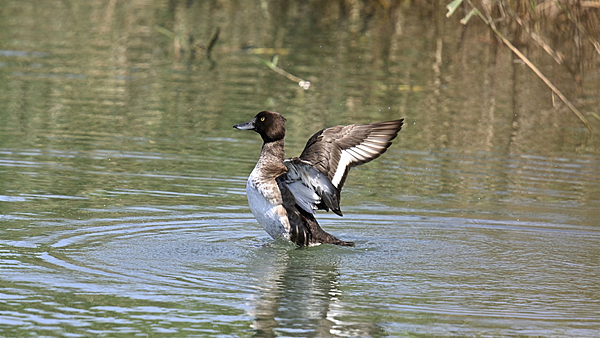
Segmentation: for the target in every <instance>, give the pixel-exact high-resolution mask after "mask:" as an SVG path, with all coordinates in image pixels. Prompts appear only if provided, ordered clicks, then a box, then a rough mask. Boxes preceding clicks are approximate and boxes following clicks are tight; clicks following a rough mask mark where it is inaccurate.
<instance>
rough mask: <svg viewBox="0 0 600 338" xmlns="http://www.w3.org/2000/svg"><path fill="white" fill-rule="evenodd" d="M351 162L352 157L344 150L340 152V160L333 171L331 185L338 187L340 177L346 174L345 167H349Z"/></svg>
mask: <svg viewBox="0 0 600 338" xmlns="http://www.w3.org/2000/svg"><path fill="white" fill-rule="evenodd" d="M351 162H352V155H351V154H350V153H348V152H347V151H346V150H342V154H341V155H340V160H339V162H338V166H337V168H336V169H335V175H333V179H332V180H331V183H332V184H333V186H334V187H336V188H337V187H338V186H339V184H340V181H341V180H342V177H344V173H345V172H346V167H348V166H349V165H350V163H351Z"/></svg>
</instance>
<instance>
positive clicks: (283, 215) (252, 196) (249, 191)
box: [246, 171, 290, 240]
mask: <svg viewBox="0 0 600 338" xmlns="http://www.w3.org/2000/svg"><path fill="white" fill-rule="evenodd" d="M271 181H272V182H271ZM271 181H261V180H260V179H258V177H257V175H255V173H254V171H253V172H252V174H251V175H250V177H249V178H248V183H247V184H246V196H247V197H248V204H249V205H250V210H252V214H253V215H254V217H255V218H256V220H257V221H258V223H259V224H260V225H261V226H262V227H263V228H264V229H265V231H266V232H267V233H268V234H269V235H270V236H271V237H273V238H275V239H276V238H278V237H283V238H286V239H288V240H289V239H290V223H289V220H288V216H287V212H286V211H285V208H284V207H283V205H282V202H281V201H282V200H281V192H280V191H279V187H278V186H277V183H276V182H275V180H271Z"/></svg>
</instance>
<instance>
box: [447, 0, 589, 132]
mask: <svg viewBox="0 0 600 338" xmlns="http://www.w3.org/2000/svg"><path fill="white" fill-rule="evenodd" d="M463 1H466V2H467V3H468V4H469V6H471V8H472V9H471V11H470V12H469V13H468V14H467V15H466V16H465V17H464V18H463V19H462V20H460V23H462V24H463V25H466V24H467V22H468V21H469V19H471V17H472V16H473V15H476V16H478V17H479V18H480V19H481V21H483V23H484V24H485V25H486V26H488V28H489V29H491V30H492V32H494V34H496V36H497V37H498V38H499V39H500V40H501V41H502V42H503V43H504V44H505V45H506V46H507V47H508V48H509V49H510V50H511V51H512V52H513V53H515V55H517V56H518V57H519V58H520V59H521V60H522V61H523V62H524V63H525V64H526V65H527V66H528V67H529V68H530V69H531V70H532V71H533V72H534V73H535V75H537V76H538V77H539V78H540V79H541V80H542V81H544V83H545V84H546V85H547V86H548V87H549V88H550V89H551V90H552V92H553V93H554V94H556V96H558V97H559V98H560V99H561V100H562V101H563V102H564V103H565V105H567V107H569V109H571V111H572V112H573V113H574V114H575V115H576V116H577V117H578V118H579V119H580V120H581V122H583V124H584V125H585V126H586V127H587V129H588V130H589V131H590V135H592V134H593V133H594V130H593V129H592V126H591V125H590V123H589V121H588V120H587V119H586V118H585V116H583V114H581V112H580V111H579V110H578V109H577V108H575V106H574V105H573V104H572V103H571V101H569V100H568V99H567V97H566V96H564V95H563V93H561V92H560V90H558V88H556V86H555V85H554V84H553V83H552V82H550V80H548V78H547V77H546V76H544V74H542V72H541V71H540V70H539V69H538V68H537V67H536V66H535V65H534V64H533V63H532V62H531V61H529V59H528V58H527V57H526V56H525V55H524V54H523V53H521V51H520V50H519V49H517V47H515V46H513V44H512V43H510V41H508V39H507V38H506V37H505V36H504V35H503V34H502V33H500V31H498V29H497V28H496V25H494V23H493V21H492V20H488V18H486V17H485V16H484V15H483V14H482V13H481V12H480V11H479V10H478V9H477V7H475V5H473V3H472V2H471V0H453V1H452V2H450V3H449V4H448V6H446V8H447V9H448V13H446V17H450V16H451V15H452V14H454V12H455V11H456V9H458V7H459V6H460V4H461V3H462V2H463Z"/></svg>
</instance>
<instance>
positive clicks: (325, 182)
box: [277, 158, 342, 216]
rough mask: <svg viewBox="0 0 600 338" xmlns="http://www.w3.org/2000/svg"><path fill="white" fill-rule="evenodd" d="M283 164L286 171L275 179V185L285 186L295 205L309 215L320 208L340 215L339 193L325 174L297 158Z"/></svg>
mask: <svg viewBox="0 0 600 338" xmlns="http://www.w3.org/2000/svg"><path fill="white" fill-rule="evenodd" d="M283 164H284V165H285V166H286V167H287V168H288V171H287V173H285V174H284V175H281V176H279V177H277V183H278V184H280V185H281V184H285V185H286V187H287V189H289V191H290V192H291V195H292V196H293V198H294V199H295V202H296V205H298V206H299V207H300V208H302V209H303V210H304V211H306V212H308V213H310V214H314V212H315V210H317V209H319V208H321V209H325V210H329V209H331V210H332V211H333V212H335V213H336V214H338V215H340V216H341V215H342V213H341V211H340V202H339V192H338V190H337V188H335V187H334V186H333V184H332V183H331V181H330V180H329V178H328V177H327V176H326V175H325V174H323V173H322V172H320V171H319V170H318V169H317V168H315V167H314V166H313V165H311V164H310V163H308V162H306V161H302V160H300V159H299V158H291V159H287V160H285V161H284V162H283ZM284 204H285V203H284Z"/></svg>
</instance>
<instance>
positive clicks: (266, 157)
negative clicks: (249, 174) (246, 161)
mask: <svg viewBox="0 0 600 338" xmlns="http://www.w3.org/2000/svg"><path fill="white" fill-rule="evenodd" d="M283 145H284V142H283V140H278V141H273V142H265V143H263V146H262V150H261V151H260V157H259V158H258V162H257V163H256V167H255V170H256V169H261V171H262V172H263V174H266V175H268V176H279V175H280V174H281V171H282V170H283V171H284V172H285V170H286V169H285V166H284V165H283V160H284V159H285V151H284V148H283ZM271 171H273V172H271Z"/></svg>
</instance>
